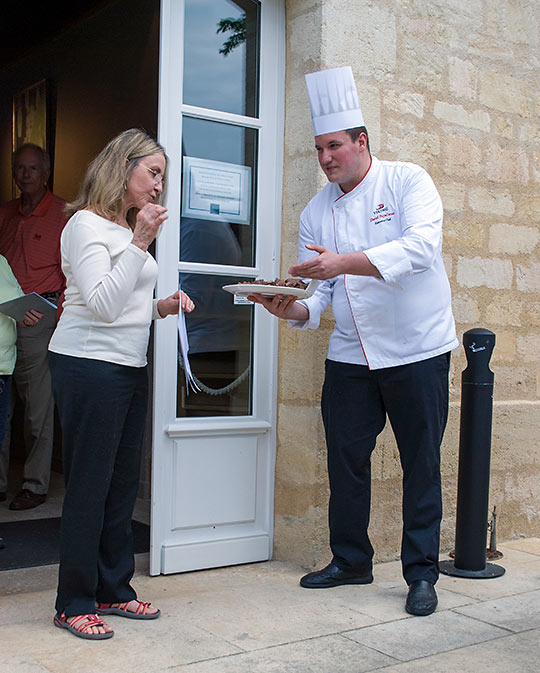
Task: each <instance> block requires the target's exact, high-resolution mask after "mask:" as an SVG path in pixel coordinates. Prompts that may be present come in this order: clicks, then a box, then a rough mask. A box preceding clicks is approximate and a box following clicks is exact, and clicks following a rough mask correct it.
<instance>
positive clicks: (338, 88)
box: [306, 65, 364, 136]
mask: <svg viewBox="0 0 540 673" xmlns="http://www.w3.org/2000/svg"><path fill="white" fill-rule="evenodd" d="M306 85H307V90H308V97H309V106H310V108H311V119H312V121H313V133H314V135H316V136H320V135H322V134H323V133H333V132H334V131H345V129H352V128H356V127H358V126H364V118H363V116H362V110H361V109H360V103H359V102H358V94H357V92H356V85H355V83H354V77H353V73H352V70H351V68H350V66H348V65H347V66H345V67H343V68H331V69H330V70H320V71H319V72H312V73H310V74H309V75H306Z"/></svg>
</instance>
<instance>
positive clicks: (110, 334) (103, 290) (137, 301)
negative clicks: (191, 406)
mask: <svg viewBox="0 0 540 673" xmlns="http://www.w3.org/2000/svg"><path fill="white" fill-rule="evenodd" d="M132 238H133V232H132V231H131V230H130V229H126V228H124V227H121V226H120V225H118V224H116V223H115V222H110V221H109V220H107V219H105V218H103V217H100V216H99V215H96V214H95V213H92V212H90V211H88V210H80V211H78V212H76V213H75V214H74V215H73V217H71V218H70V220H69V221H68V223H67V224H66V226H65V228H64V231H63V232H62V236H61V239H60V250H61V254H62V270H63V272H64V275H65V277H66V291H65V300H64V305H63V311H62V314H61V316H60V320H59V322H58V325H57V327H56V330H55V331H54V333H53V336H52V339H51V341H50V344H49V350H51V351H53V352H54V353H60V354H62V355H71V356H73V357H81V358H90V359H95V360H104V361H105V362H113V363H116V364H121V365H127V366H130V367H143V366H144V365H145V364H146V351H147V347H148V337H149V331H150V323H151V321H152V319H153V318H158V317H160V316H159V313H158V311H157V301H156V300H154V299H153V291H154V286H155V284H156V279H157V264H156V261H155V260H154V258H153V257H152V255H150V253H148V252H143V251H142V250H141V249H140V248H138V247H137V246H135V245H133V244H132V243H131V240H132Z"/></svg>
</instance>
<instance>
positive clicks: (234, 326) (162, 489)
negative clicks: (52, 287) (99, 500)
mask: <svg viewBox="0 0 540 673" xmlns="http://www.w3.org/2000/svg"><path fill="white" fill-rule="evenodd" d="M283 55H284V8H283V2H282V0H262V1H261V2H259V1H257V0H162V16H161V55H160V98H159V100H160V110H159V120H160V131H159V136H160V141H161V142H162V143H163V145H164V146H165V148H166V150H167V153H168V155H169V158H170V169H169V177H168V182H169V184H168V197H167V207H168V210H169V219H168V221H167V223H166V225H165V226H164V228H163V231H162V233H161V235H160V237H159V239H158V241H157V245H156V257H157V261H158V267H159V279H158V295H159V296H163V295H164V294H169V293H170V292H171V291H174V289H175V288H177V287H179V286H180V287H182V289H183V290H184V291H185V292H187V293H188V294H189V295H190V296H191V298H192V299H193V300H194V302H195V305H196V309H195V310H194V311H193V313H191V314H189V315H187V316H186V329H187V334H188V341H189V364H190V367H191V371H192V373H193V375H194V377H195V380H196V383H197V385H198V387H199V388H200V392H197V393H195V392H193V391H190V390H188V388H187V387H186V378H185V366H186V363H185V362H183V360H182V357H181V356H180V354H179V345H178V342H179V340H178V332H177V326H176V324H175V321H174V320H173V319H172V318H169V319H166V320H163V321H157V322H156V325H155V360H154V416H153V420H154V431H153V440H154V441H153V449H154V453H153V465H152V473H153V474H152V525H151V528H152V544H151V573H152V574H157V573H160V572H165V573H168V572H179V571H183V570H193V569H195V568H203V567H212V566H217V565H227V564H231V563H245V562H248V561H255V560H263V559H267V558H269V557H270V555H271V549H272V512H273V470H274V456H275V397H276V393H275V391H276V369H277V324H276V323H277V321H274V320H273V319H272V317H271V316H269V315H267V314H266V313H265V312H264V311H261V310H260V307H257V308H255V307H254V306H253V305H251V304H250V303H249V302H246V301H239V300H238V299H235V298H234V296H233V295H231V294H229V293H228V292H226V291H224V290H223V289H222V288H223V286H224V285H229V284H234V283H238V282H240V281H243V280H248V281H249V280H252V279H254V278H257V277H264V278H270V277H275V275H277V273H278V269H279V264H278V262H279V254H278V251H279V243H280V228H281V225H280V203H281V181H280V176H281V164H282V142H283V86H284V84H283ZM262 186H264V188H263V187H262Z"/></svg>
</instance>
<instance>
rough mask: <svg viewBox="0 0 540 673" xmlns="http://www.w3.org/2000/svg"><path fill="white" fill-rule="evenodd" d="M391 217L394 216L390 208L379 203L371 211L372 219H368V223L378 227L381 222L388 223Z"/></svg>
mask: <svg viewBox="0 0 540 673" xmlns="http://www.w3.org/2000/svg"><path fill="white" fill-rule="evenodd" d="M393 215H395V212H393V211H392V212H391V211H390V208H389V207H388V206H385V205H384V203H379V205H378V206H377V207H376V208H375V210H374V211H373V217H370V218H369V222H370V224H374V225H376V226H378V225H379V224H382V223H383V222H390V221H391V219H392V216H393Z"/></svg>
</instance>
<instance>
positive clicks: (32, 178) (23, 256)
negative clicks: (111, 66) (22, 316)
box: [0, 143, 67, 510]
mask: <svg viewBox="0 0 540 673" xmlns="http://www.w3.org/2000/svg"><path fill="white" fill-rule="evenodd" d="M12 168H13V179H14V180H15V183H16V185H17V187H18V188H19V189H20V191H21V196H20V197H19V198H18V199H14V200H13V201H9V202H8V203H6V204H5V205H4V206H3V207H2V208H0V253H1V254H3V255H4V257H5V258H6V259H7V260H8V262H9V264H10V266H11V268H12V270H13V273H14V274H15V277H16V278H17V280H18V281H19V284H20V286H21V287H22V289H23V291H24V293H25V294H28V293H29V292H37V293H38V294H40V295H41V296H42V297H45V298H46V299H48V300H49V301H52V302H53V303H55V304H56V303H57V302H58V299H59V297H60V294H61V292H62V290H63V289H64V285H65V279H64V275H63V273H62V268H61V265H60V234H61V233H62V229H63V228H64V225H65V223H66V219H67V218H66V216H65V214H64V206H65V202H64V201H63V199H60V198H58V197H57V196H55V195H54V194H53V193H52V192H50V191H49V189H48V187H47V180H48V178H49V173H50V160H49V156H48V154H47V153H46V152H45V151H44V150H43V149H42V148H41V147H39V146H38V145H33V144H31V143H26V144H24V145H22V146H21V147H19V148H18V149H17V150H16V151H15V153H14V155H13V163H12ZM55 326H56V319H55V315H54V314H53V313H51V314H48V315H45V316H43V318H42V320H40V321H39V323H38V324H37V325H36V326H35V328H34V329H32V330H24V329H19V330H18V337H17V364H16V366H15V371H14V372H13V382H14V384H15V387H16V389H17V392H18V394H19V396H20V398H21V399H22V401H23V404H24V440H25V446H26V455H27V457H26V461H25V464H24V472H23V483H22V489H21V491H20V492H19V493H17V495H16V496H15V498H14V499H13V501H12V502H11V504H10V506H9V508H10V509H14V510H23V509H31V508H33V507H37V506H38V505H41V503H43V502H44V501H45V498H46V495H47V490H48V488H49V478H50V471H51V456H52V446H53V432H54V402H53V398H52V393H51V380H50V374H49V366H48V362H47V347H48V344H49V340H50V338H51V336H52V333H53V331H54V328H55ZM12 408H13V407H12ZM10 439H11V436H10V432H9V431H7V432H6V437H5V438H4V442H3V444H2V447H1V449H0V500H5V499H6V490H7V472H8V466H9V445H10Z"/></svg>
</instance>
